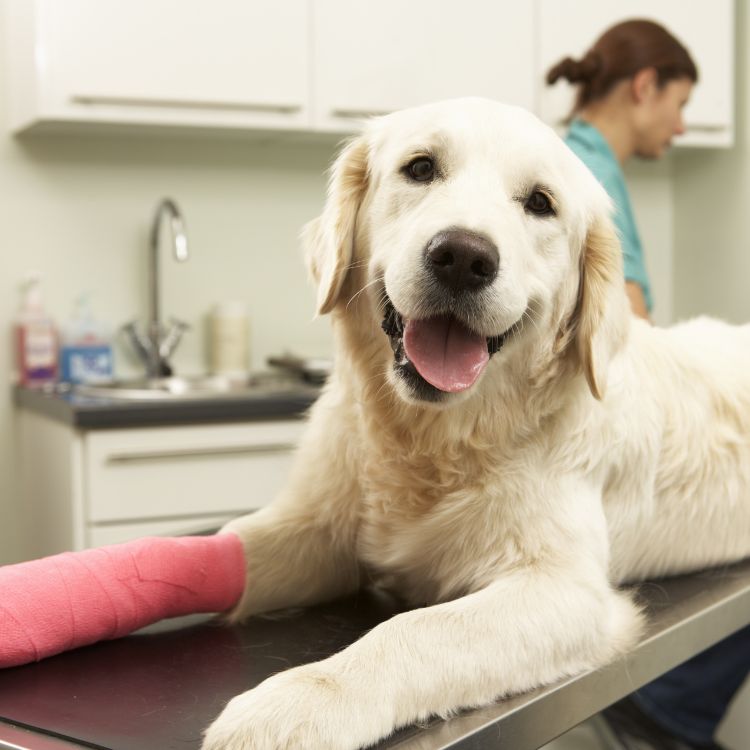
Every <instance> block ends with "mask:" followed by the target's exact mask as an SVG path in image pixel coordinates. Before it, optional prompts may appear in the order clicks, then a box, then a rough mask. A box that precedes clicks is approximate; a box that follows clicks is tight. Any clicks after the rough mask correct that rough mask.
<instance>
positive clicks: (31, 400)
mask: <svg viewBox="0 0 750 750" xmlns="http://www.w3.org/2000/svg"><path fill="white" fill-rule="evenodd" d="M319 393H320V389H319V388H318V387H316V386H312V385H308V384H306V383H303V382H293V381H286V382H284V383H280V384H279V386H278V388H275V389H273V390H272V392H269V391H268V390H266V391H263V392H259V393H247V394H244V395H238V396H233V397H215V396H206V397H204V398H190V399H180V398H170V397H165V398H164V399H150V400H148V401H125V400H119V399H112V398H92V397H89V396H81V395H78V394H76V393H74V392H45V391H41V390H31V389H27V388H18V387H17V388H15V389H14V399H15V403H16V404H17V405H18V406H20V407H22V408H24V409H29V410H31V411H33V412H35V413H37V414H41V415H43V416H46V417H49V418H51V419H54V420H56V421H58V422H63V423H65V424H68V425H70V426H72V427H79V428H83V429H103V428H112V427H148V426H156V425H184V424H200V423H209V422H246V421H255V420H261V419H265V420H267V419H290V418H295V417H301V416H302V415H303V414H304V413H305V412H306V411H307V409H308V408H309V407H310V406H311V405H312V403H313V402H314V401H315V399H316V398H317V397H318V395H319Z"/></svg>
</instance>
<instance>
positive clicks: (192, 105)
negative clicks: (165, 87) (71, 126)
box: [70, 94, 302, 115]
mask: <svg viewBox="0 0 750 750" xmlns="http://www.w3.org/2000/svg"><path fill="white" fill-rule="evenodd" d="M70 101H71V102H73V103H74V104H87V105H92V104H94V105H96V104H104V105H115V106H118V107H168V108H170V109H213V110H216V111H235V112H271V113H276V114H285V115H291V114H294V113H295V112H299V111H300V110H301V109H302V105H301V104H281V103H277V104H266V103H262V102H257V103H254V102H211V101H200V100H197V99H196V100H192V99H157V98H150V97H135V96H134V97H129V96H99V95H97V94H90V95H89V94H73V95H72V96H71V97H70Z"/></svg>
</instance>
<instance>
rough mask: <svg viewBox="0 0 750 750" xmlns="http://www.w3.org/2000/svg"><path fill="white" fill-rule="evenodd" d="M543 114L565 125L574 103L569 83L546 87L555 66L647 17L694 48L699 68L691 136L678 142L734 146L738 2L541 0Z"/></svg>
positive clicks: (690, 110)
mask: <svg viewBox="0 0 750 750" xmlns="http://www.w3.org/2000/svg"><path fill="white" fill-rule="evenodd" d="M537 17H538V31H539V44H538V47H537V55H538V68H539V78H538V80H539V84H538V85H539V86H540V95H539V114H540V116H541V117H542V119H544V120H545V121H546V122H548V123H550V124H551V125H553V126H555V127H560V126H561V125H562V123H563V121H564V120H565V118H566V117H567V115H568V114H569V112H570V109H571V106H572V104H573V88H572V87H571V86H570V85H569V84H568V83H567V82H565V81H559V82H558V83H556V84H555V85H554V86H545V84H544V77H545V75H546V73H547V70H549V68H550V67H552V65H554V64H555V63H556V62H558V61H559V60H560V59H562V58H563V57H566V56H568V55H570V56H571V57H575V58H578V57H580V56H582V55H583V54H585V52H586V51H587V50H588V49H589V47H590V46H591V45H592V43H593V42H594V41H595V40H596V39H597V37H599V35H600V34H601V33H602V32H603V31H604V30H605V29H607V28H608V27H609V26H612V25H613V24H615V23H618V22H619V21H624V20H626V19H628V18H647V19H650V20H653V21H657V22H659V23H662V24H663V25H664V26H666V27H667V28H668V29H669V30H670V31H671V32H672V33H673V34H675V36H677V37H678V38H679V39H680V40H681V41H682V42H683V43H684V44H685V46H686V47H687V48H688V50H689V51H690V54H691V56H692V57H693V59H694V60H695V62H696V65H697V66H698V69H699V81H698V85H697V86H695V87H694V89H693V92H692V96H691V98H690V101H689V103H688V105H687V106H686V108H685V125H686V133H685V134H684V135H683V136H680V137H678V138H675V144H679V145H695V146H731V145H732V143H733V140H734V127H733V125H734V116H733V115H734V113H733V109H734V3H733V2H732V0H698V2H693V3H686V2H683V0H628V2H627V3H622V2H621V1H620V0H564V2H561V0H537Z"/></svg>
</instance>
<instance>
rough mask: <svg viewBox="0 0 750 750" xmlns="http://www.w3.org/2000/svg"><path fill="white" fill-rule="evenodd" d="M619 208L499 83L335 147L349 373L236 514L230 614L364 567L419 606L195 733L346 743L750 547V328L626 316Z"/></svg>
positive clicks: (463, 701)
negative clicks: (262, 499) (235, 590)
mask: <svg viewBox="0 0 750 750" xmlns="http://www.w3.org/2000/svg"><path fill="white" fill-rule="evenodd" d="M610 209H611V206H610V201H609V199H608V197H607V195H606V193H605V192H604V190H603V189H602V188H601V187H600V185H599V184H598V183H597V181H596V180H595V179H594V177H592V175H591V174H590V173H589V172H588V170H587V169H586V168H585V167H584V165H583V164H582V163H581V162H580V161H579V160H578V159H577V158H576V157H575V156H574V155H573V154H572V152H570V151H569V150H568V148H567V147H566V146H565V145H564V143H563V142H562V141H561V140H560V138H559V137H558V136H557V135H556V134H555V133H554V132H553V131H552V130H550V129H549V128H547V127H546V126H545V125H543V124H542V123H540V122H539V121H538V120H537V119H536V118H535V117H534V116H533V115H531V114H529V113H528V112H526V111H524V110H521V109H518V108H515V107H510V106H505V105H502V104H499V103H495V102H491V101H487V100H482V99H461V100H454V101H448V102H442V103H438V104H434V105H429V106H425V107H420V108H416V109H411V110H405V111H402V112H397V113H394V114H392V115H387V116H385V117H381V118H377V119H374V120H373V121H371V122H370V124H369V125H368V126H367V127H366V129H365V130H364V132H363V134H362V135H360V136H359V137H357V138H355V139H354V140H352V141H351V142H350V143H349V144H348V145H347V146H346V147H345V148H344V150H343V151H342V153H341V155H340V156H339V158H338V159H337V161H336V163H335V164H334V166H333V168H332V172H331V179H330V187H329V194H328V201H327V204H326V206H325V209H324V211H323V214H322V216H321V217H320V218H319V219H317V220H315V221H313V222H312V223H311V224H310V225H309V226H308V227H306V230H305V232H304V237H303V239H304V242H305V244H306V248H307V259H308V263H309V267H310V269H311V272H312V276H313V277H314V279H315V280H316V282H317V289H318V293H317V307H318V311H319V312H320V313H330V314H331V317H332V319H333V325H334V327H335V332H336V336H337V347H338V348H337V357H336V365H335V370H334V373H333V375H332V377H331V378H330V382H329V383H328V384H327V386H326V388H325V390H324V392H323V394H322V396H321V397H320V399H319V400H318V402H317V403H316V404H315V406H314V408H313V409H312V413H311V418H310V423H309V427H308V430H307V433H306V437H305V439H304V441H303V444H302V445H301V448H300V450H299V454H298V457H297V461H296V465H295V468H294V471H293V474H292V476H291V477H290V480H289V482H288V485H287V487H286V489H285V491H283V492H282V494H281V495H280V497H278V498H277V499H276V501H275V502H274V503H273V504H272V505H271V506H269V507H267V508H264V509H263V510H261V511H259V512H258V513H255V514H252V515H249V516H246V517H244V518H242V519H239V520H237V521H235V522H232V523H230V524H229V526H228V527H227V528H228V529H229V530H232V531H235V532H236V533H238V534H239V535H240V536H241V538H242V540H243V543H244V548H245V552H246V555H247V571H248V574H247V581H248V583H247V587H246V590H245V592H244V595H243V598H242V600H241V602H240V603H239V605H238V606H237V607H236V609H235V611H234V612H233V614H232V617H233V618H234V619H235V620H239V619H241V618H243V617H247V616H248V615H252V614H255V613H259V612H265V611H268V610H274V609H279V608H285V607H292V606H294V607H296V606H300V605H308V604H312V603H315V602H320V601H322V600H326V599H330V598H333V597H337V596H340V595H343V594H347V593H349V592H352V591H353V590H355V589H356V588H357V587H358V586H359V585H360V582H361V581H363V580H372V579H374V580H376V581H378V582H379V583H380V584H381V585H383V586H387V587H388V588H390V589H392V590H393V591H395V592H396V593H397V594H399V595H400V596H402V597H403V598H404V599H405V600H407V601H408V602H410V603H411V604H413V605H429V606H426V607H422V608H418V609H414V610H412V611H408V612H406V613H404V614H399V615H397V616H396V617H393V618H392V619H390V620H388V621H386V622H384V623H382V624H381V625H379V626H378V627H376V628H374V629H373V630H372V631H370V632H369V633H368V634H367V635H365V636H364V637H362V638H361V639H360V640H358V641H357V642H355V643H354V644H353V645H351V646H350V647H348V648H346V649H345V650H343V651H342V652H340V653H338V654H336V655H334V656H332V657H330V658H328V659H325V660H323V661H319V662H316V663H312V664H308V665H306V666H302V667H297V668H294V669H290V670H288V671H286V672H282V673H280V674H277V675H275V676H273V677H271V678H270V679H268V680H266V681H265V682H263V683H262V684H261V685H259V686H258V687H257V688H255V689H253V690H250V691H249V692H247V693H244V694H243V695H240V696H238V697H237V698H235V699H233V700H232V701H231V702H230V703H229V705H228V706H227V707H226V709H225V710H224V712H223V713H222V714H221V715H220V716H219V718H218V719H217V720H216V721H215V722H214V724H213V725H212V726H211V727H210V728H209V730H208V731H207V734H206V739H205V744H204V748H205V749H206V750H251V749H252V750H279V749H280V748H289V749H294V750H317V749H321V750H336V749H340V750H353V748H359V747H363V746H367V745H368V744H371V743H373V742H375V741H377V740H378V739H379V738H382V737H384V736H386V735H388V734H389V733H391V732H392V731H393V730H394V729H395V728H397V727H400V726H403V725H406V724H409V723H413V722H416V721H419V720H423V719H425V718H426V717H428V716H430V715H435V714H437V715H448V714H450V713H451V712H454V711H456V710H457V709H459V708H462V707H468V706H477V705H481V704H486V703H488V702H491V701H493V700H495V699H497V698H498V697H500V696H504V695H508V694H510V693H517V692H520V691H525V690H528V689H530V688H533V687H535V686H538V685H542V684H545V683H549V682H551V681H554V680H559V679H560V678H562V677H564V676H565V675H571V674H574V673H577V672H580V671H582V670H587V669H593V668H596V667H599V666H601V665H603V664H605V663H607V662H609V661H611V660H613V659H616V658H617V657H618V655H620V654H622V653H623V652H624V651H625V650H627V649H628V647H629V646H630V645H631V644H632V643H633V642H634V640H635V639H636V638H637V637H638V634H639V631H640V629H641V623H642V615H641V613H640V612H639V610H638V608H637V606H636V605H634V603H633V602H632V601H631V598H630V595H629V594H628V593H625V592H622V591H618V588H617V586H618V584H619V583H622V582H624V581H630V580H636V579H641V578H644V577H648V576H661V575H665V574H671V573H678V572H681V571H689V570H694V569H696V568H701V567H705V566H711V565H716V564H718V563H726V562H729V561H734V560H738V559H740V558H742V557H745V556H748V555H750V326H745V327H741V328H740V327H731V326H729V325H726V324H724V323H721V322H718V321H714V320H708V319H699V320H695V321H693V322H690V323H685V324H682V325H679V326H676V327H674V328H672V329H669V330H666V329H659V328H655V327H651V326H650V325H648V324H647V323H646V322H644V321H641V320H637V319H634V318H633V317H632V316H631V314H630V312H629V307H628V303H627V299H626V296H625V291H624V283H623V272H622V259H621V255H620V249H619V246H618V242H617V240H616V237H615V235H614V233H613V228H612V224H611V222H610ZM363 571H367V573H366V575H363ZM300 638H304V633H300Z"/></svg>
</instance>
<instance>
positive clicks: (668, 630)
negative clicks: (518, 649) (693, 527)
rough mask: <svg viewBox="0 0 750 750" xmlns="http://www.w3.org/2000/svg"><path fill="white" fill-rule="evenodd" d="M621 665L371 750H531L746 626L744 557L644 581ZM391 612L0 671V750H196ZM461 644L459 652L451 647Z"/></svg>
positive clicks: (166, 640) (380, 601) (264, 625)
mask: <svg viewBox="0 0 750 750" xmlns="http://www.w3.org/2000/svg"><path fill="white" fill-rule="evenodd" d="M637 595H638V598H639V599H640V600H641V601H642V602H643V604H644V605H645V607H646V609H647V611H648V613H649V625H648V628H647V631H646V633H645V634H644V636H643V638H642V640H641V642H640V643H639V644H638V646H637V647H636V648H635V649H634V650H633V652H632V653H631V654H630V655H629V656H628V657H627V658H625V659H623V660H621V661H619V662H617V663H615V664H612V665H610V666H608V667H606V668H604V669H601V670H597V671H594V672H588V673H585V674H582V675H579V676H577V677H573V678H570V679H566V680H563V681H561V682H559V683H557V684H555V685H551V686H549V687H546V688H542V689H538V690H535V691H532V692H530V693H527V694H525V695H520V696H516V697H514V698H510V699H507V700H504V701H500V702H498V703H496V704H493V705H491V706H488V707H486V708H481V709H476V710H471V711H465V712H462V713H460V714H459V715H457V716H455V717H453V718H451V719H449V720H442V719H433V720H431V721H429V722H427V723H426V724H425V725H423V726H419V727H409V728H407V729H404V730H401V731H399V732H397V733H396V734H394V735H393V736H392V737H390V738H388V739H386V740H384V741H383V742H381V743H380V744H379V745H378V746H377V748H378V750H386V749H391V748H398V749H399V750H447V749H448V748H451V749H452V750H456V749H457V748H462V749H463V750H490V748H494V749H499V750H503V749H504V748H507V749H508V750H531V749H532V748H537V747H539V746H541V745H543V744H545V743H547V742H548V741H550V740H552V739H554V738H555V737H556V736H558V735H560V734H561V733H563V732H565V731H567V730H568V729H570V728H571V727H573V726H575V725H576V724H578V723H580V722H581V721H583V720H584V719H586V718H588V717H589V716H591V715H593V714H594V713H597V712H598V711H599V710H601V709H602V708H604V707H605V706H607V705H609V704H611V703H613V702H614V701H616V700H618V699H619V698H621V697H622V696H624V695H626V694H628V693H629V692H631V691H632V690H634V689H636V688H638V687H640V686H641V685H643V684H645V683H646V682H648V681H650V680H651V679H653V678H654V677H656V676H658V675H659V674H661V673H663V672H665V671H667V670H668V669H670V668H672V667H673V666H675V665H676V664H678V663H680V662H681V661H684V660H685V659H687V658H689V657H690V656H692V655H694V654H696V653H698V652H699V651H702V650H703V649H705V648H707V647H708V646H710V645H712V644H713V643H715V642H716V641H718V640H721V639H722V638H724V637H726V636H727V635H730V634H731V633H732V632H734V631H736V630H738V629H739V628H740V627H742V626H743V625H746V624H747V623H748V622H750V560H748V561H745V562H744V563H740V564H738V565H735V566H730V567H726V568H722V569H715V570H709V571H706V572H702V573H697V574H694V575H690V576H683V577H677V578H672V579H666V580H661V581H656V582H652V583H646V584H642V585H641V586H639V587H638V594H637ZM397 611H398V605H397V604H396V603H395V602H394V601H393V600H391V599H389V598H388V597H386V596H385V595H383V594H378V593H375V592H362V593H360V594H359V595H358V596H356V597H354V598H350V599H345V600H341V601H338V602H334V603H332V604H327V605H325V606H319V607H314V608H310V609H307V610H304V611H302V612H301V613H298V614H296V615H294V616H277V617H266V618H259V617H258V618H254V619H252V620H250V621H249V622H248V623H246V624H245V625H243V626H234V627H228V626H222V625H218V624H217V623H216V622H215V621H214V620H210V619H206V618H205V617H202V616H198V617H193V618H183V619H182V620H178V621H174V620H173V621H167V622H164V623H159V624H158V625H156V626H152V627H150V628H147V629H145V630H144V631H140V632H139V633H138V634H134V635H131V636H129V637H126V638H122V639H119V640H116V641H110V642H107V643H100V644H96V645H94V646H89V647H87V648H82V649H78V650H77V651H72V652H69V653H66V654H61V655H60V656H56V657H54V658H51V659H47V660H46V661H42V662H40V663H38V664H33V665H27V666H24V667H16V668H13V669H7V670H2V671H0V748H31V749H32V750H65V749H66V748H67V749H68V750H71V748H82V747H89V748H91V747H94V748H103V749H105V750H177V749H178V748H179V749H181V750H198V748H199V747H200V737H201V730H202V729H203V728H205V727H206V726H207V725H208V724H209V723H210V722H211V721H212V720H213V719H214V718H215V716H216V715H217V714H218V713H219V711H220V710H221V708H222V707H223V705H224V704H225V703H226V701H227V700H228V699H229V698H230V697H232V696H233V695H235V694H237V693H239V692H242V691H244V690H247V689H248V688H251V687H253V686H255V685H257V684H258V683H259V682H260V681H261V680H263V679H264V678H265V677H267V676H269V675H271V674H273V673H275V672H278V671H279V670H280V669H285V668H287V667H290V666H294V665H296V664H302V663H306V662H309V661H313V660H317V659H320V658H324V657H325V656H327V655H329V654H331V653H334V652H336V651H338V650H339V649H340V648H342V647H344V646H346V645H347V644H349V643H351V642H352V641H353V640H355V639H356V638H358V637H359V636H360V635H361V634H362V633H364V632H365V631H367V630H368V629H370V628H372V627H373V626H374V625H376V624H377V623H378V622H381V621H382V620H384V619H386V618H388V617H390V616H392V615H393V614H394V613H395V612H397ZM456 647H457V648H462V647H463V645H462V644H457V645H456Z"/></svg>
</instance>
